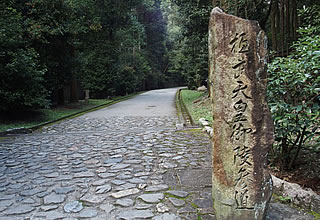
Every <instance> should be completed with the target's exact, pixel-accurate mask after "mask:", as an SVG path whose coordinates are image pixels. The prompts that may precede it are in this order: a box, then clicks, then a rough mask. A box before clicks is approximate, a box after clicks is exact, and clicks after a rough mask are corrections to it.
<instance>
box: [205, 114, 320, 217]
mask: <svg viewBox="0 0 320 220" xmlns="http://www.w3.org/2000/svg"><path fill="white" fill-rule="evenodd" d="M199 124H200V125H201V126H202V128H203V131H205V132H207V134H208V135H209V136H210V137H211V138H212V137H213V128H212V127H210V126H209V123H208V121H207V120H206V119H204V118H200V119H199ZM271 177H272V180H273V193H275V194H277V195H280V196H283V197H288V198H290V202H291V203H292V204H294V205H296V206H298V207H300V208H304V209H308V210H311V211H314V212H317V213H320V196H319V195H318V194H316V193H315V192H313V191H312V190H311V189H303V188H302V187H301V186H300V185H298V184H296V183H290V182H287V181H285V180H282V179H279V178H278V177H275V176H273V175H271Z"/></svg>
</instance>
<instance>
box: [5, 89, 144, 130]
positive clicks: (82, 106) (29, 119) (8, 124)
mask: <svg viewBox="0 0 320 220" xmlns="http://www.w3.org/2000/svg"><path fill="white" fill-rule="evenodd" d="M137 94H139V93H134V94H130V95H127V96H117V97H114V98H112V99H89V101H88V103H85V102H84V101H83V100H82V101H81V102H77V103H66V104H65V105H63V106H57V107H53V108H47V109H43V108H42V109H35V110H28V111H18V112H17V111H14V112H6V113H2V114H1V115H0V132H4V131H8V130H12V129H21V128H25V129H29V128H32V127H35V126H41V125H42V124H45V123H50V122H53V121H57V120H60V119H63V118H68V117H73V116H76V115H79V114H82V113H85V112H89V111H91V110H97V109H99V108H103V107H106V106H108V105H110V104H114V103H116V102H119V101H121V100H125V99H129V98H131V97H133V96H135V95H137Z"/></svg>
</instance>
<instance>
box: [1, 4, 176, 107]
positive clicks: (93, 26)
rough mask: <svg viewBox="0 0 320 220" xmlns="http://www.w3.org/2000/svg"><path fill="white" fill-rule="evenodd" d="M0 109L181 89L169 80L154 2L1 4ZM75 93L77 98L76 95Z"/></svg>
mask: <svg viewBox="0 0 320 220" xmlns="http://www.w3.org/2000/svg"><path fill="white" fill-rule="evenodd" d="M0 10H1V11H0V26H1V29H0V48H1V50H0V51H1V52H0V78H1V80H0V103H1V105H0V110H12V109H15V110H16V109H28V108H37V107H49V106H50V105H56V104H63V103H64V97H65V94H64V93H65V92H66V87H68V88H69V91H71V92H69V93H70V96H71V97H70V100H71V101H76V100H77V99H78V97H77V94H75V92H74V91H76V88H74V87H77V84H80V86H81V88H82V89H88V90H90V93H91V96H92V97H97V98H105V97H112V96H115V95H125V94H128V93H132V92H136V91H141V90H149V89H154V88H162V87H165V86H173V85H178V84H181V82H179V81H180V79H178V78H175V77H172V76H171V75H170V74H168V71H167V67H168V46H167V44H168V41H167V27H166V21H165V19H164V17H163V14H162V11H161V1H160V0H129V1H128V0H126V1H123V0H117V1H114V0H97V1H90V0H80V1H79V0H77V1H75V0H50V1H48V0H31V1H30V0H22V1H21V0H8V1H1V3H0ZM76 92H77V91H76Z"/></svg>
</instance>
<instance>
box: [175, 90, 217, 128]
mask: <svg viewBox="0 0 320 220" xmlns="http://www.w3.org/2000/svg"><path fill="white" fill-rule="evenodd" d="M181 97H182V100H183V102H184V104H185V106H186V108H187V109H188V111H189V113H190V114H191V117H192V118H193V120H194V122H195V123H198V122H199V119H200V118H205V119H206V120H208V121H209V124H210V125H212V109H211V103H210V99H209V98H208V93H207V92H198V91H195V90H187V89H183V90H181Z"/></svg>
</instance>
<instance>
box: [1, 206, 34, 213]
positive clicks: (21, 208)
mask: <svg viewBox="0 0 320 220" xmlns="http://www.w3.org/2000/svg"><path fill="white" fill-rule="evenodd" d="M33 210H35V207H33V206H30V205H15V206H11V207H10V208H9V209H8V210H7V211H5V214H6V215H20V214H26V213H29V212H31V211H33Z"/></svg>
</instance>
